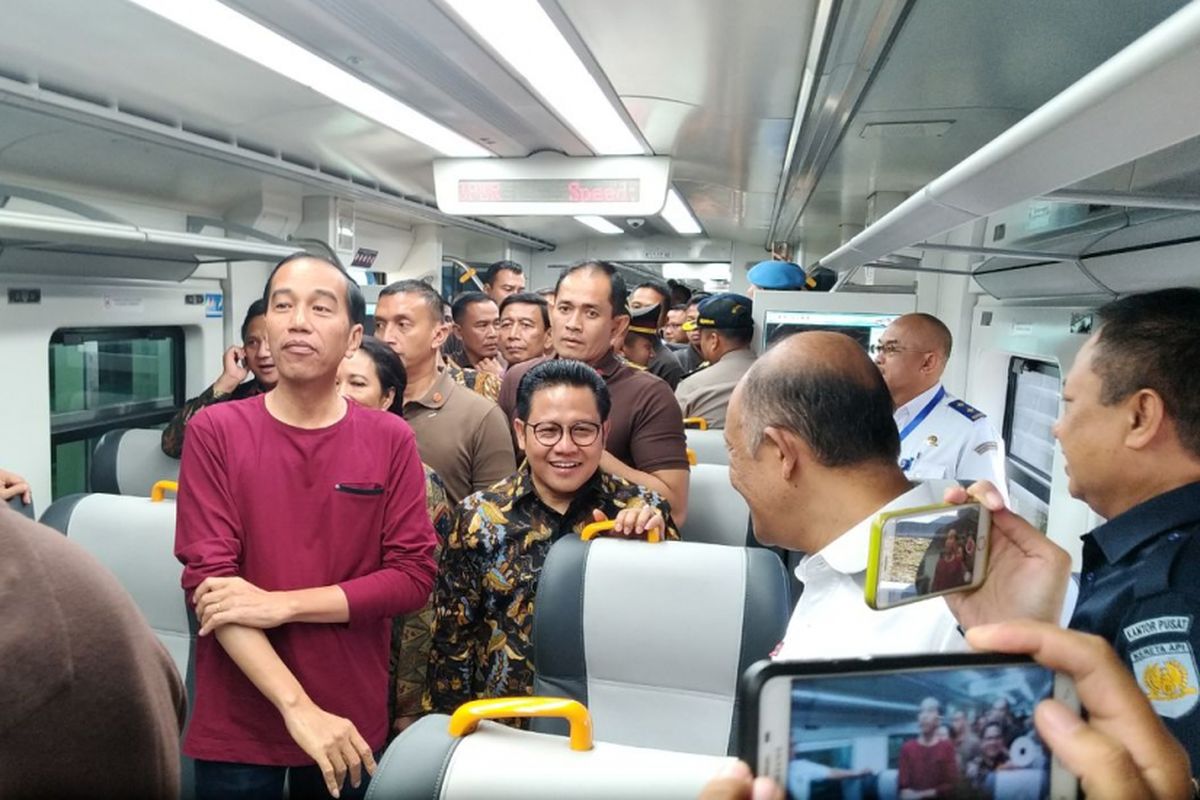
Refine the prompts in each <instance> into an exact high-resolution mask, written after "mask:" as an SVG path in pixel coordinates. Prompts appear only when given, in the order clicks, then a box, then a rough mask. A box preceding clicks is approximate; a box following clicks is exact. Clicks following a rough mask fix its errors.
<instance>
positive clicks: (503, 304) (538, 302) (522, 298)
mask: <svg viewBox="0 0 1200 800" xmlns="http://www.w3.org/2000/svg"><path fill="white" fill-rule="evenodd" d="M519 303H524V304H525V305H530V306H537V307H538V308H540V309H541V310H542V324H543V325H545V326H546V328H549V327H550V304H549V303H547V302H546V298H544V297H542V296H541V295H540V294H537V293H536V292H518V293H517V294H510V295H509V296H508V297H506V298H504V299H503V300H501V301H500V316H504V309H506V308H508V307H509V306H515V305H517V304H519Z"/></svg>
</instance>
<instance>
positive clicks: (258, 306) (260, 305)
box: [242, 297, 267, 344]
mask: <svg viewBox="0 0 1200 800" xmlns="http://www.w3.org/2000/svg"><path fill="white" fill-rule="evenodd" d="M266 315H267V304H266V303H265V302H263V299H262V298H261V297H260V298H258V299H256V300H255V301H254V302H253V303H251V304H250V307H249V308H247V309H246V318H245V319H243V320H242V344H245V343H246V337H247V336H248V335H249V333H250V323H251V322H253V321H254V320H255V318H257V317H265V316H266Z"/></svg>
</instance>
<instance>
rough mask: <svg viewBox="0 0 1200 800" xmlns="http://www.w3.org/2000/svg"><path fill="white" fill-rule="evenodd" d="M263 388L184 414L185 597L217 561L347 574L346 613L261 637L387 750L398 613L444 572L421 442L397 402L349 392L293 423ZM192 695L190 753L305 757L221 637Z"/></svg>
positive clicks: (180, 519)
mask: <svg viewBox="0 0 1200 800" xmlns="http://www.w3.org/2000/svg"><path fill="white" fill-rule="evenodd" d="M264 397H265V396H259V397H253V398H249V399H246V400H239V401H234V402H229V403H222V404H220V405H216V406H210V407H209V408H206V409H204V410H203V411H201V412H200V413H199V414H197V415H196V416H195V417H193V418H192V420H191V422H190V423H189V425H188V446H187V447H186V448H185V449H184V453H183V463H182V465H181V467H180V473H179V484H180V489H179V497H178V501H177V509H178V511H177V518H176V527H175V554H176V556H177V557H178V558H179V560H180V561H182V562H183V565H184V569H183V588H184V590H185V591H186V593H187V595H188V601H189V602H191V596H192V590H194V589H195V588H196V586H198V585H199V584H200V582H201V581H203V580H204V579H205V578H207V577H209V576H233V575H237V576H240V577H242V578H244V579H246V580H247V581H249V582H250V583H252V584H254V585H255V586H258V587H259V588H261V589H266V590H268V591H274V590H289V589H309V588H313V587H319V586H329V585H337V586H340V587H341V589H342V591H344V592H345V594H346V599H347V601H348V603H349V607H350V620H349V622H348V623H344V624H313V623H292V624H289V625H283V626H280V627H278V628H275V629H272V630H268V631H267V637H268V639H269V640H270V642H271V644H272V645H273V646H274V648H275V651H276V652H277V653H278V654H279V656H280V658H282V659H283V661H284V663H285V664H287V666H288V668H289V669H291V671H292V673H293V674H294V675H295V676H296V678H297V680H299V682H300V685H301V686H303V687H304V690H305V691H306V692H307V693H308V695H309V697H311V698H312V700H313V701H314V702H315V703H316V704H317V705H318V706H320V707H321V708H323V709H324V710H325V711H328V712H330V713H333V714H337V715H339V716H343V717H347V718H348V719H350V720H351V721H352V722H353V723H354V725H355V727H356V728H358V731H359V733H361V734H362V736H363V738H364V739H366V741H367V742H368V744H370V745H371V747H372V748H373V749H379V748H380V747H381V746H382V745H383V743H384V740H385V738H386V736H387V708H388V703H387V691H388V650H389V637H390V635H391V619H390V618H391V617H392V616H395V615H398V614H403V613H407V612H409V611H414V610H416V609H418V608H421V607H422V606H423V605H424V604H425V601H426V599H427V598H428V596H429V593H430V590H431V588H432V586H433V577H434V573H435V571H436V565H435V563H434V560H433V550H434V543H435V536H434V532H433V526H432V524H431V523H430V521H429V515H428V514H427V512H426V510H425V481H424V473H423V471H422V469H421V462H420V459H419V457H418V455H417V448H416V442H415V440H414V438H413V435H412V431H411V430H410V429H409V427H408V425H407V424H406V423H405V422H404V421H403V420H401V419H400V418H399V417H397V416H396V415H395V414H382V413H379V412H377V411H373V410H368V409H364V408H362V407H361V406H358V405H356V404H354V403H352V402H350V403H348V409H347V412H346V415H345V416H344V417H343V418H342V419H341V420H340V421H339V422H337V423H335V424H334V425H331V426H329V427H327V428H321V429H317V430H307V429H300V428H293V427H291V426H289V425H286V424H284V423H282V422H280V421H279V420H277V419H275V418H274V417H272V416H271V415H270V414H269V413H268V412H267V409H266V405H265V403H264ZM194 709H195V710H194V713H193V716H192V720H191V723H190V725H189V727H188V731H187V735H186V737H185V740H184V752H185V753H187V754H188V755H190V756H192V757H194V758H199V759H206V760H213V761H234V762H240V763H249V764H273V765H281V766H283V765H286V766H300V765H304V764H311V763H312V760H311V759H310V758H309V757H308V756H307V755H306V754H305V753H304V751H303V750H301V749H300V748H299V747H298V746H297V745H296V744H295V742H293V741H292V738H291V736H289V735H288V732H287V729H286V728H285V726H284V723H283V718H282V717H281V716H280V714H279V712H278V711H277V710H276V709H275V707H274V706H273V705H271V703H270V702H269V701H268V700H267V699H266V698H265V697H264V696H263V695H262V694H261V693H260V692H259V691H258V689H256V688H255V687H254V684H252V683H251V682H250V680H249V679H248V678H246V676H245V675H244V674H243V673H242V671H241V670H240V669H239V668H238V666H237V664H235V663H234V662H233V660H232V659H231V658H230V657H229V656H228V655H227V654H226V653H225V651H224V649H223V648H222V647H221V645H220V643H219V642H218V641H217V639H216V637H215V636H206V637H204V638H202V639H199V640H197V642H196V689H195V698H194Z"/></svg>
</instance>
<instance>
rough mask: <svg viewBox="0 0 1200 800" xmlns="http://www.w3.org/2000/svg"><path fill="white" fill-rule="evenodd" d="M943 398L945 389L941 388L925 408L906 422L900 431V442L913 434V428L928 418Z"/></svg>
mask: <svg viewBox="0 0 1200 800" xmlns="http://www.w3.org/2000/svg"><path fill="white" fill-rule="evenodd" d="M945 396H946V387H945V386H942V387H941V388H939V389H938V391H937V394H935V395H934V396H933V399H932V400H930V401H929V402H928V403H927V404H926V405H925V407H924V408H922V409H921V410H920V411H919V412H918V413H917V415H916V416H915V417H913V418H912V419H910V420H909V421H908V424H907V425H905V426H904V430H902V431H900V441H902V442H903V441H904V437H906V436H908V435H909V434H910V433H912V432H913V428H915V427H917V426H918V425H920V424H921V423H922V422H924V421H925V418H926V417H928V416H929V415H930V414H931V413H932V412H933V409H934V407H935V406H937V404H938V403H940V402H941V401H942V398H943V397H945Z"/></svg>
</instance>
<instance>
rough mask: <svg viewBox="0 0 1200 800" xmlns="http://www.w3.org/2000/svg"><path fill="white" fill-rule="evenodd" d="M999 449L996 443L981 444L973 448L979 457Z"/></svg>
mask: <svg viewBox="0 0 1200 800" xmlns="http://www.w3.org/2000/svg"><path fill="white" fill-rule="evenodd" d="M999 449H1000V445H998V444H997V443H996V442H984V443H983V444H979V445H976V446H975V452H976V453H979V455H983V454H984V453H990V452H992V451H993V450H999Z"/></svg>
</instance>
